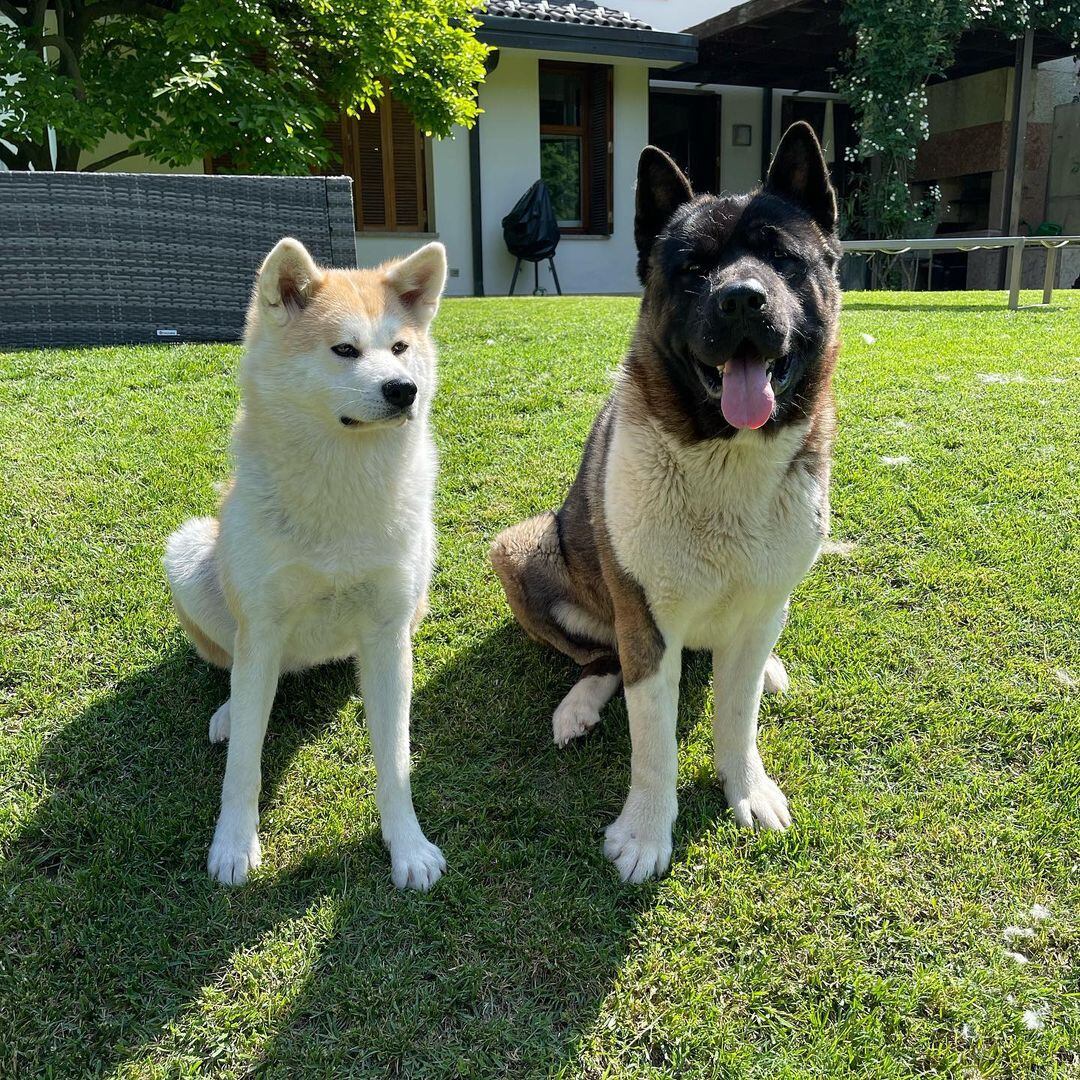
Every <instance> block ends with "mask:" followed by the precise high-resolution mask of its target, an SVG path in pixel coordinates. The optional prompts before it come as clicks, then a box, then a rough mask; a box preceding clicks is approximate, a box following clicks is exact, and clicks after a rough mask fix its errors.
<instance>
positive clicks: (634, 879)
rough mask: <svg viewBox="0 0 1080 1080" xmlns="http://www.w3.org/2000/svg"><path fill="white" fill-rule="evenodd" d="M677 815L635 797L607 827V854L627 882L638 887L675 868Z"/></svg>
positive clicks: (630, 799) (629, 799) (631, 798)
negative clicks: (673, 840) (673, 836)
mask: <svg viewBox="0 0 1080 1080" xmlns="http://www.w3.org/2000/svg"><path fill="white" fill-rule="evenodd" d="M674 820H675V815H674V813H670V812H667V811H661V810H658V809H656V808H653V807H651V806H650V805H649V804H648V803H646V802H643V801H639V800H636V799H634V798H633V796H631V797H630V798H628V799H627V800H626V806H625V807H623V812H622V813H621V814H620V815H619V816H618V817H617V818H616V819H615V820H614V821H613V822H612V823H611V824H610V825H609V826H608V827H607V831H606V832H605V834H604V854H605V855H606V856H607V857H608V858H609V859H610V860H611V861H612V862H613V863H614V864H615V866H616V867H617V869H618V871H619V877H620V878H622V880H623V881H629V882H630V883H631V884H634V885H638V884H640V883H641V882H643V881H648V880H649V878H652V877H659V876H660V875H661V874H664V873H666V872H667V868H668V867H669V866H670V865H671V826H672V823H673V822H674Z"/></svg>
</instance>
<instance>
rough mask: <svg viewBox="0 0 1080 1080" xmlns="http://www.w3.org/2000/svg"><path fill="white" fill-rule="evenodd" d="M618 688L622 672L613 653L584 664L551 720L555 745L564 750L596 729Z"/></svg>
mask: <svg viewBox="0 0 1080 1080" xmlns="http://www.w3.org/2000/svg"><path fill="white" fill-rule="evenodd" d="M621 684H622V668H620V666H619V658H618V657H617V656H615V655H614V653H613V654H611V655H610V656H604V657H601V658H600V659H599V660H594V661H593V662H592V663H591V664H586V665H585V666H584V667H583V668H582V669H581V676H580V677H579V678H578V681H577V682H576V683H574V685H573V686H572V687H571V688H570V692H569V693H568V694H567V695H566V697H564V698H563V699H562V701H561V702H560V703H559V705H558V707H557V708H556V709H555V713H554V715H553V716H552V718H551V729H552V735H553V736H554V738H555V745H556V746H566V744H567V743H569V742H570V740H571V739H576V738H578V736H580V735H584V734H585V733H586V732H587V731H589V730H591V729H592V728H594V727H596V725H597V724H598V723H600V710H601V709H602V708H603V707H604V706H605V705H606V704H607V703H608V702H609V701H610V700H611V699H612V697H614V696H615V694H616V692H617V691H618V689H619V686H620V685H621Z"/></svg>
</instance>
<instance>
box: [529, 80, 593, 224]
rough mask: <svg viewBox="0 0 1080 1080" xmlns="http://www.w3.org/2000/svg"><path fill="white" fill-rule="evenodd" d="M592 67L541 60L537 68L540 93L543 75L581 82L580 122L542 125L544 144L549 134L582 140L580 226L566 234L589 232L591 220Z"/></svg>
mask: <svg viewBox="0 0 1080 1080" xmlns="http://www.w3.org/2000/svg"><path fill="white" fill-rule="evenodd" d="M588 67H589V65H588V64H574V63H570V62H569V61H565V60H541V61H540V65H539V67H538V69H537V80H536V87H537V94H539V90H540V76H542V75H543V74H544V73H545V72H558V73H561V74H564V75H573V76H574V77H575V78H576V79H578V80H579V82H580V83H581V114H580V116H579V118H578V119H579V122H578V123H577V124H576V125H575V124H545V123H543V122H542V121H541V123H540V141H541V143H543V141H544V136H545V135H576V136H577V137H578V138H579V139H580V140H581V183H580V185H579V188H580V190H579V191H578V204H579V206H580V208H581V224H580V225H560V226H559V231H560V232H562V233H570V234H574V233H576V234H578V235H584V234H585V233H586V232H587V230H588V218H589V169H590V165H591V161H590V158H589V154H590V153H591V148H590V146H589V142H590V140H589V130H588V118H589V73H588V70H587V69H588Z"/></svg>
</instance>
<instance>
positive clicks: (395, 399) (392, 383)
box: [382, 379, 416, 409]
mask: <svg viewBox="0 0 1080 1080" xmlns="http://www.w3.org/2000/svg"><path fill="white" fill-rule="evenodd" d="M382 395H383V397H384V398H386V400H387V401H389V402H390V404H391V405H396V406H397V407H398V408H399V409H407V408H408V407H409V406H410V405H411V404H412V403H413V402H414V401H415V400H416V383H414V382H409V380H408V379H388V380H387V381H386V382H384V383H383V384H382Z"/></svg>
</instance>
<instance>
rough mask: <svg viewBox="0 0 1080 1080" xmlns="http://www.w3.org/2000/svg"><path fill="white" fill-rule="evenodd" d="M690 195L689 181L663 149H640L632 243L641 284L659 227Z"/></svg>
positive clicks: (691, 196) (669, 218)
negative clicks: (634, 247) (635, 247)
mask: <svg viewBox="0 0 1080 1080" xmlns="http://www.w3.org/2000/svg"><path fill="white" fill-rule="evenodd" d="M693 197H694V193H693V191H692V190H691V188H690V181H689V180H687V179H686V177H685V176H683V174H682V170H681V169H680V168H679V166H678V165H676V164H675V162H674V161H672V160H671V158H669V157H668V156H667V154H665V153H664V151H663V150H658V149H657V148H656V147H655V146H646V147H645V149H644V150H642V151H641V158H640V160H639V161H638V170H637V212H636V214H635V215H634V242H635V243H636V244H637V253H638V264H637V269H638V277H639V278H640V279H641V284H642V285H644V284H645V278H646V277H647V275H648V272H649V255H650V254H651V252H652V248H653V243H654V242H655V241H656V238H657V236H659V234H660V230H661V229H662V228H663V227H664V226H665V225H666V224H667V223H668V221H670V220H671V215H672V214H674V213H675V211H676V210H678V209H679V207H680V206H682V204H683V203H685V202H689V201H690V200H691V199H692V198H693Z"/></svg>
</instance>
